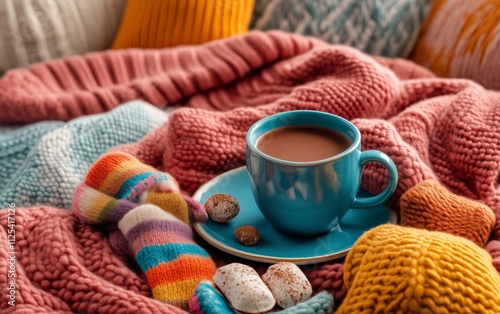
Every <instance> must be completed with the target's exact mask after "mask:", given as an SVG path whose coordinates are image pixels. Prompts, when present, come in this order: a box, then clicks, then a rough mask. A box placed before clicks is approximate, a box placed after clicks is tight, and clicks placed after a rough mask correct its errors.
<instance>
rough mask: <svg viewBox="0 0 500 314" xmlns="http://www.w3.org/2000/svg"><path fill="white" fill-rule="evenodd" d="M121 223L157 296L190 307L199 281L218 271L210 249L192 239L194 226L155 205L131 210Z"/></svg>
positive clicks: (170, 302) (174, 303) (176, 304)
mask: <svg viewBox="0 0 500 314" xmlns="http://www.w3.org/2000/svg"><path fill="white" fill-rule="evenodd" d="M118 227H119V229H120V230H121V231H122V233H123V234H124V235H125V237H126V239H127V241H128V243H129V246H130V248H131V249H132V251H133V253H134V255H135V260H136V261H137V263H138V264H139V266H140V267H141V269H142V270H143V271H144V272H145V274H146V277H147V279H148V282H149V285H150V287H151V289H152V292H153V297H154V298H155V299H157V300H160V301H163V302H166V303H169V304H173V305H175V306H178V307H180V308H183V309H187V308H188V301H189V298H190V297H191V295H192V294H193V292H194V290H195V288H196V287H197V286H198V284H199V283H200V282H201V281H203V280H211V278H212V277H213V275H214V273H215V271H216V266H215V264H214V263H213V261H212V260H211V259H210V256H209V255H208V253H207V252H206V251H205V250H203V249H202V248H201V247H199V246H198V245H197V244H195V243H194V242H193V239H192V230H191V228H190V227H189V226H188V225H186V224H185V223H183V222H182V221H180V220H179V219H177V218H176V217H175V216H173V215H171V214H169V213H167V212H165V211H164V210H162V209H161V208H159V207H157V206H155V205H151V204H145V205H141V206H139V207H137V208H135V209H133V210H131V211H130V212H128V213H127V214H126V215H125V216H124V217H123V218H122V219H121V220H120V222H119V223H118Z"/></svg>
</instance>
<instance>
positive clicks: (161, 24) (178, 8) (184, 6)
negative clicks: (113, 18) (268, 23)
mask: <svg viewBox="0 0 500 314" xmlns="http://www.w3.org/2000/svg"><path fill="white" fill-rule="evenodd" d="M253 7H254V0H232V1H226V0H189V1H184V0H168V1H164V0H160V1H157V0H129V1H127V7H126V9H125V13H124V16H123V18H122V21H121V25H120V29H119V31H118V34H117V35H116V38H115V40H114V43H113V48H114V49H123V48H130V47H137V48H163V47H173V46H178V45H196V44H201V43H204V42H207V41H210V40H214V39H220V38H225V37H229V36H232V35H236V34H242V33H245V32H246V31H247V30H248V24H249V23H250V18H251V16H252V11H253Z"/></svg>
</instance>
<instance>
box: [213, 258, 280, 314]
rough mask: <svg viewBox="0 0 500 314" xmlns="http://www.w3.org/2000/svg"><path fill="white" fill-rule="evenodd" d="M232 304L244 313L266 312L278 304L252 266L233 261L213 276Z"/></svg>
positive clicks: (220, 268)
mask: <svg viewBox="0 0 500 314" xmlns="http://www.w3.org/2000/svg"><path fill="white" fill-rule="evenodd" d="M213 279H214V282H215V284H216V285H217V287H218V288H219V290H220V291H221V292H222V293H223V294H224V296H225V297H226V298H227V300H228V301H229V303H230V304H231V306H232V307H233V308H234V309H235V310H237V311H240V312H244V313H264V312H267V311H270V310H271V309H272V308H273V307H274V305H275V304H276V300H275V299H274V297H273V294H272V293H271V291H269V288H268V287H267V286H266V285H265V284H264V282H263V281H262V279H261V278H260V276H259V274H257V272H256V271H255V270H254V269H253V268H251V267H250V266H247V265H244V264H239V263H232V264H228V265H225V266H222V267H219V268H218V269H217V271H216V272H215V275H214V277H213Z"/></svg>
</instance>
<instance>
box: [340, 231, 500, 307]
mask: <svg viewBox="0 0 500 314" xmlns="http://www.w3.org/2000/svg"><path fill="white" fill-rule="evenodd" d="M344 280H345V282H346V285H347V289H348V292H347V296H346V298H345V299H344V302H343V303H342V305H341V306H340V307H339V309H338V311H337V312H336V313H337V314H343V313H382V312H383V313H400V314H408V313H500V276H499V275H498V273H497V271H496V270H495V269H494V268H493V265H492V264H491V256H489V255H488V253H487V252H486V251H485V250H483V249H481V248H480V247H478V246H477V245H475V244H474V243H472V242H471V241H469V240H467V239H464V238H461V237H456V236H454V235H451V234H448V233H443V232H433V231H426V230H421V229H415V228H407V227H401V226H397V225H382V226H379V227H377V228H374V229H372V230H370V231H368V232H366V233H365V234H364V235H363V236H362V237H361V238H360V239H359V240H358V241H357V242H356V243H355V245H354V247H353V248H352V250H351V251H350V252H349V254H348V255H347V258H346V262H345V266H344Z"/></svg>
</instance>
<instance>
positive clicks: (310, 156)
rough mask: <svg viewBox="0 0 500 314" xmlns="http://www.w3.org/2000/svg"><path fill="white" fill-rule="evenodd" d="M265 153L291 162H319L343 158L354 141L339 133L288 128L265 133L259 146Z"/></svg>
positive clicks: (305, 127)
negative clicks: (343, 154) (341, 154)
mask: <svg viewBox="0 0 500 314" xmlns="http://www.w3.org/2000/svg"><path fill="white" fill-rule="evenodd" d="M256 146H257V148H258V149H259V150H260V151H262V152H263V153H265V154H267V155H269V156H272V157H274V158H278V159H283V160H288V161H298V162H307V161H316V160H321V159H326V158H329V157H332V156H335V155H338V154H340V153H341V152H343V151H345V150H346V149H348V148H349V146H351V141H350V140H349V139H348V138H347V136H345V135H343V134H342V133H340V132H337V131H334V130H329V129H325V128H320V127H313V126H285V127H281V128H277V129H274V130H271V131H268V132H266V133H264V134H263V135H262V136H261V137H260V138H259V139H258V140H257V143H256Z"/></svg>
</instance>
